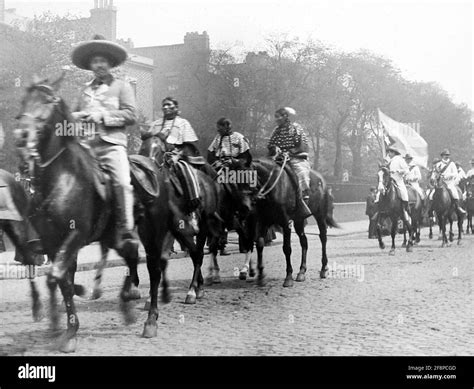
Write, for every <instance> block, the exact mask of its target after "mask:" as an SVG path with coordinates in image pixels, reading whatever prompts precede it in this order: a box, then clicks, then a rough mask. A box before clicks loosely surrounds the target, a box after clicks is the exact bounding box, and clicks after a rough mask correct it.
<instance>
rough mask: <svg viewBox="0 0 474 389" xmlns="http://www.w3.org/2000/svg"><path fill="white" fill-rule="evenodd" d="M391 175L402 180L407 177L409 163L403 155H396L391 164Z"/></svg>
mask: <svg viewBox="0 0 474 389" xmlns="http://www.w3.org/2000/svg"><path fill="white" fill-rule="evenodd" d="M389 169H390V175H391V176H392V177H393V178H394V179H396V180H400V179H403V178H404V177H405V175H406V174H407V173H408V171H409V170H408V165H407V163H406V162H405V160H404V159H403V157H402V156H401V155H395V156H394V157H393V158H392V159H391V160H390V164H389Z"/></svg>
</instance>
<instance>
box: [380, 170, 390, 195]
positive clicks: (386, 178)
mask: <svg viewBox="0 0 474 389" xmlns="http://www.w3.org/2000/svg"><path fill="white" fill-rule="evenodd" d="M377 175H378V182H379V185H378V189H379V191H381V192H382V194H385V193H386V192H387V191H388V188H389V187H390V183H391V179H390V170H389V168H388V166H387V165H380V168H379V171H378V173H377Z"/></svg>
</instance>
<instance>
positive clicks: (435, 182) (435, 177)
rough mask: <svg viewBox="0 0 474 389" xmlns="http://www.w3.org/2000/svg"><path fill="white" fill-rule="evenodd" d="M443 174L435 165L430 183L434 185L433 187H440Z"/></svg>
mask: <svg viewBox="0 0 474 389" xmlns="http://www.w3.org/2000/svg"><path fill="white" fill-rule="evenodd" d="M440 178H441V174H440V173H439V171H438V169H436V167H433V169H432V170H431V173H430V184H431V185H432V186H433V188H439V187H440V184H441V182H442V180H441V179H440Z"/></svg>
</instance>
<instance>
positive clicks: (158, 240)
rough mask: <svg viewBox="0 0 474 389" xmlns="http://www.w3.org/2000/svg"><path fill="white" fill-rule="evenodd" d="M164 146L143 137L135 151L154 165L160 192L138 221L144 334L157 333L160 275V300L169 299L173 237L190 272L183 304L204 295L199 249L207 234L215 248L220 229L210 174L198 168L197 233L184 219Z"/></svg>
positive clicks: (215, 189)
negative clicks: (145, 301) (145, 294)
mask: <svg viewBox="0 0 474 389" xmlns="http://www.w3.org/2000/svg"><path fill="white" fill-rule="evenodd" d="M165 150H166V146H165V143H164V141H163V140H162V139H161V138H160V137H159V136H145V137H143V142H142V145H141V149H140V151H139V154H140V155H141V156H145V157H148V158H150V159H152V160H153V161H154V162H155V163H156V166H157V170H158V173H157V178H158V186H159V188H160V192H159V195H158V197H157V198H155V199H153V200H152V201H151V202H150V203H149V204H148V205H147V206H146V207H145V212H144V215H143V217H141V218H140V219H139V221H138V232H139V235H140V239H141V241H142V243H143V245H144V247H145V251H146V262H147V268H148V272H149V275H150V297H151V301H150V307H149V312H148V319H147V321H146V323H145V328H144V331H143V336H144V337H147V338H149V337H155V336H156V335H157V319H158V287H159V284H160V280H161V277H163V282H162V288H163V290H162V294H161V297H162V300H163V301H165V302H167V301H169V298H170V296H169V291H168V280H167V277H166V268H167V263H168V259H169V256H170V252H171V248H172V247H171V246H172V243H173V238H175V239H177V240H178V242H179V243H180V244H181V245H183V246H184V247H186V248H187V249H188V250H189V255H190V256H191V259H192V261H193V265H194V272H193V278H192V280H191V284H190V286H189V290H188V293H187V295H186V300H185V303H186V304H194V303H196V299H200V298H202V297H203V296H204V289H203V283H204V279H203V276H202V272H201V266H202V261H203V255H204V254H203V251H204V250H203V249H204V245H205V243H206V238H207V236H208V235H210V236H212V237H213V239H212V243H211V246H212V248H213V249H214V246H215V250H216V251H217V240H218V237H219V234H220V231H221V229H222V226H221V219H220V217H219V216H218V214H217V211H218V208H219V202H218V201H219V200H218V199H219V194H218V187H217V186H216V184H215V182H214V181H213V179H212V178H211V177H209V176H208V175H207V174H205V173H204V172H202V171H200V170H196V171H195V174H196V176H197V178H198V182H199V187H200V205H199V206H198V208H197V209H196V213H197V215H198V220H199V223H198V224H199V232H198V233H197V236H196V242H195V241H194V236H195V235H196V233H195V232H194V230H193V228H192V227H191V225H190V224H189V222H188V218H189V217H188V216H187V213H188V209H189V208H188V199H187V198H186V197H185V196H184V195H183V194H182V193H181V191H179V190H178V186H179V184H178V186H177V182H176V180H175V177H174V176H172V172H171V171H170V169H169V168H168V167H166V166H165V162H166V161H165V160H164V155H165Z"/></svg>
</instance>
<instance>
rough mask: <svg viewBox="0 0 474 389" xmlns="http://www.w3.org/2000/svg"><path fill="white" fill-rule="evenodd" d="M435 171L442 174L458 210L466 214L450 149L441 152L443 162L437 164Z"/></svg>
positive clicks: (456, 169)
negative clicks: (461, 203)
mask: <svg viewBox="0 0 474 389" xmlns="http://www.w3.org/2000/svg"><path fill="white" fill-rule="evenodd" d="M435 169H436V171H437V172H438V173H439V174H440V178H441V180H442V181H443V182H444V183H445V184H446V187H447V188H448V191H449V193H450V194H451V198H452V199H453V201H454V205H455V206H456V208H457V210H458V211H459V212H461V213H464V214H465V213H466V211H465V210H464V209H463V208H462V207H461V205H460V204H459V192H458V186H457V185H456V180H457V178H458V168H457V167H456V164H455V163H454V162H453V161H452V160H451V153H450V152H449V150H448V149H444V150H443V151H442V152H441V161H439V162H438V163H437V164H436V166H435Z"/></svg>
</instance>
